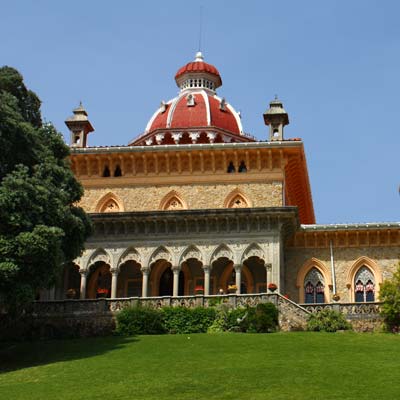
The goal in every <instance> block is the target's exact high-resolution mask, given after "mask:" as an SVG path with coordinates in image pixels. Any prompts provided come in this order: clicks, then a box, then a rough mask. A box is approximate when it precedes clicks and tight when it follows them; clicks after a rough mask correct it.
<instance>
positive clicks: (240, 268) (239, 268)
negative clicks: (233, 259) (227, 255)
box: [233, 264, 243, 272]
mask: <svg viewBox="0 0 400 400" xmlns="http://www.w3.org/2000/svg"><path fill="white" fill-rule="evenodd" d="M242 267H243V266H242V264H234V265H233V268H234V270H235V272H240V271H241V270H242Z"/></svg>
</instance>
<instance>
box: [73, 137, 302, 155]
mask: <svg viewBox="0 0 400 400" xmlns="http://www.w3.org/2000/svg"><path fill="white" fill-rule="evenodd" d="M302 146H303V142H302V141H301V140H283V141H273V142H269V141H266V142H240V143H199V144H174V145H151V146H104V147H103V146H101V147H71V155H72V156H73V155H75V154H103V153H107V154H112V153H143V152H150V153H151V152H166V151H188V150H191V151H195V150H198V151H199V150H222V149H235V150H236V149H265V148H267V149H269V148H271V149H272V148H282V147H302Z"/></svg>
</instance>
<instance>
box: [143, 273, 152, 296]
mask: <svg viewBox="0 0 400 400" xmlns="http://www.w3.org/2000/svg"><path fill="white" fill-rule="evenodd" d="M141 271H142V297H147V291H148V287H149V275H150V269H149V268H141Z"/></svg>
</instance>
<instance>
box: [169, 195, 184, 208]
mask: <svg viewBox="0 0 400 400" xmlns="http://www.w3.org/2000/svg"><path fill="white" fill-rule="evenodd" d="M183 208H184V207H183V204H182V202H181V201H180V200H179V199H178V198H176V197H173V198H172V199H171V200H169V201H168V202H167V204H166V205H165V210H182V209H183Z"/></svg>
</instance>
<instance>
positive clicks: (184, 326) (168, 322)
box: [162, 307, 216, 333]
mask: <svg viewBox="0 0 400 400" xmlns="http://www.w3.org/2000/svg"><path fill="white" fill-rule="evenodd" d="M162 314H163V322H164V327H165V330H166V331H167V332H168V333H203V332H207V329H208V328H209V327H210V326H211V325H212V323H213V322H214V320H215V316H216V311H215V308H204V307H196V308H186V307H164V308H163V309H162Z"/></svg>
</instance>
